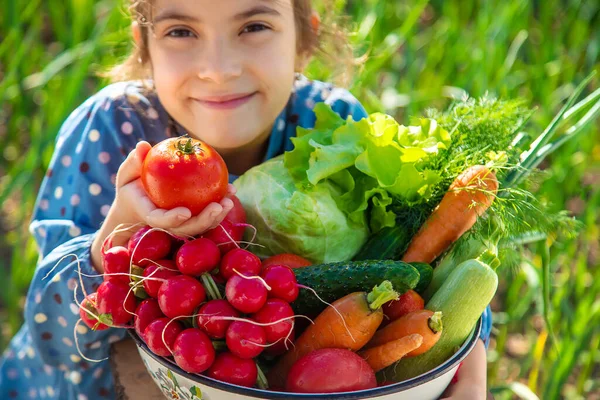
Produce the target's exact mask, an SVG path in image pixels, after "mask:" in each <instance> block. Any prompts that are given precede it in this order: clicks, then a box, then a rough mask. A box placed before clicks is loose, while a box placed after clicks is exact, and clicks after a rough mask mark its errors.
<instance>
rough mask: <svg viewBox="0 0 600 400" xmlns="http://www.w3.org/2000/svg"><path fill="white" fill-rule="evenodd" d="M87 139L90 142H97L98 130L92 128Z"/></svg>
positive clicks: (98, 137) (98, 138)
mask: <svg viewBox="0 0 600 400" xmlns="http://www.w3.org/2000/svg"><path fill="white" fill-rule="evenodd" d="M89 139H90V141H91V142H97V141H98V140H100V132H98V130H97V129H92V130H91V131H90V134H89Z"/></svg>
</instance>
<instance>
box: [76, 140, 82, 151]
mask: <svg viewBox="0 0 600 400" xmlns="http://www.w3.org/2000/svg"><path fill="white" fill-rule="evenodd" d="M81 150H83V143H81V142H79V143H77V147H75V153H77V154H79V153H81Z"/></svg>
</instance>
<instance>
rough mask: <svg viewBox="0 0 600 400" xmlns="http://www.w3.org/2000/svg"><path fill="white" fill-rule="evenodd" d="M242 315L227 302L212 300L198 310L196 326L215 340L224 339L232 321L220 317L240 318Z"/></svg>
mask: <svg viewBox="0 0 600 400" xmlns="http://www.w3.org/2000/svg"><path fill="white" fill-rule="evenodd" d="M239 316H240V313H239V312H238V311H237V310H236V309H235V308H233V307H232V306H231V304H229V303H228V302H227V300H221V299H217V300H211V301H209V302H208V303H206V304H204V305H202V307H200V310H198V316H197V317H196V325H197V326H198V328H200V329H201V330H203V331H204V332H206V333H207V334H208V336H210V337H211V338H213V339H223V338H224V337H225V332H227V328H228V327H229V325H230V324H231V321H230V320H226V319H219V318H218V317H239Z"/></svg>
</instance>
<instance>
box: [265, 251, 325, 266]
mask: <svg viewBox="0 0 600 400" xmlns="http://www.w3.org/2000/svg"><path fill="white" fill-rule="evenodd" d="M269 265H285V266H286V267H290V268H292V269H293V268H303V267H308V266H309V265H313V263H312V262H310V261H308V260H307V259H306V258H303V257H300V256H297V255H295V254H290V253H282V254H276V255H274V256H271V257H269V258H267V259H266V260H264V261H263V262H262V267H263V269H265V268H267V267H268V266H269Z"/></svg>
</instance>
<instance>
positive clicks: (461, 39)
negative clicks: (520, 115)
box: [0, 0, 600, 399]
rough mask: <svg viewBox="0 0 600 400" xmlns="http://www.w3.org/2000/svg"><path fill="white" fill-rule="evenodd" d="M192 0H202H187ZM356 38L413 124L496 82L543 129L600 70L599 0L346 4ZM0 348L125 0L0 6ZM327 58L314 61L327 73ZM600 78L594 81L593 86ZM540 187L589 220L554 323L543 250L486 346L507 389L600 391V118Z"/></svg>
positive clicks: (520, 394) (496, 306)
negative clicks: (54, 176) (49, 176)
mask: <svg viewBox="0 0 600 400" xmlns="http://www.w3.org/2000/svg"><path fill="white" fill-rule="evenodd" d="M190 1H191V0H190ZM333 3H334V4H333V6H330V7H328V9H329V10H334V11H335V12H336V13H344V14H347V15H348V16H349V23H350V25H349V26H350V28H351V31H352V32H353V34H352V36H351V41H352V42H353V43H354V44H355V46H356V47H357V49H358V50H359V51H360V52H361V53H364V52H368V54H369V55H370V57H369V59H368V60H367V62H366V63H365V64H364V66H363V68H362V70H361V71H360V72H359V73H358V74H357V75H356V78H355V79H354V81H353V84H352V85H351V89H352V91H353V92H354V94H355V95H356V96H358V98H359V99H360V100H361V101H362V102H363V103H364V104H365V106H366V107H367V108H368V110H369V111H385V112H387V113H390V114H392V115H394V116H395V117H396V118H397V119H398V120H399V121H401V122H404V123H406V122H408V118H409V117H410V116H414V115H419V114H421V113H422V112H423V111H424V110H425V109H426V108H428V107H433V106H435V107H445V106H446V105H448V103H449V101H450V100H451V98H452V97H456V96H462V95H463V93H468V94H470V95H471V96H481V95H484V94H485V93H487V92H489V93H492V94H495V95H498V96H501V97H516V96H521V97H524V98H525V99H526V100H527V101H528V102H529V104H530V105H531V106H532V107H533V106H534V107H536V108H537V111H536V112H535V114H534V116H533V118H532V119H531V122H530V123H529V124H528V125H527V127H526V129H525V130H526V131H527V132H530V133H532V134H536V135H537V134H539V133H540V132H541V130H542V129H543V128H544V127H545V126H546V125H547V124H548V123H549V122H550V120H551V119H552V117H553V115H554V114H555V113H556V112H557V111H558V109H559V108H560V106H561V104H562V102H564V100H565V99H566V98H567V97H568V96H569V95H570V94H571V93H572V91H573V90H574V88H575V86H576V85H577V83H578V82H580V81H581V80H582V78H583V77H585V76H587V75H588V74H589V73H590V72H591V71H593V70H598V72H600V2H599V1H598V0H563V1H556V0H545V1H540V0H535V1H532V0H505V1H485V0H479V1H477V0H446V1H442V0H437V1H427V0H406V1H400V0H385V1H382V0H361V1H358V0H355V1H350V0H347V1H346V0H334V1H333ZM0 9H1V10H2V12H0V104H1V105H2V106H1V107H0V205H1V206H0V271H1V272H0V273H1V274H2V275H1V279H0V327H1V329H2V332H1V334H0V346H1V347H2V348H4V346H5V345H6V343H7V341H8V340H9V338H10V337H11V335H12V334H13V333H14V332H15V331H16V329H18V327H19V325H20V323H21V310H22V307H23V295H24V293H25V292H26V290H27V286H28V284H29V281H30V279H31V276H32V273H33V269H34V266H35V263H36V259H37V254H36V250H35V244H34V243H33V241H32V240H31V239H30V238H29V234H28V231H27V226H28V222H29V217H30V213H31V210H32V208H33V206H34V201H35V197H36V194H37V190H38V187H39V184H40V182H41V179H42V178H43V175H44V172H45V170H46V167H47V165H48V162H49V160H50V157H51V154H52V151H53V146H54V139H55V136H56V133H57V131H58V128H59V127H60V125H61V123H62V122H63V121H64V119H65V118H66V117H67V115H68V114H69V113H70V112H71V111H72V110H73V109H74V108H75V107H76V106H77V105H79V104H80V103H81V102H83V101H84V100H85V99H86V98H87V97H88V96H89V95H91V94H92V93H94V92H95V91H96V90H97V89H98V88H100V87H101V86H102V85H104V84H105V83H106V82H104V81H102V80H101V79H99V78H98V77H97V76H96V73H97V72H98V71H101V70H103V69H105V68H106V67H107V66H109V65H111V64H113V63H115V62H116V61H117V60H119V59H120V57H122V56H123V55H124V54H125V53H126V52H127V50H128V49H129V46H130V42H129V39H128V23H129V22H128V20H127V17H126V15H125V13H124V11H123V7H122V4H120V3H119V2H117V1H115V0H99V1H93V0H44V1H42V0H29V1H25V0H0ZM330 72H331V71H330V70H329V69H328V68H327V67H324V66H323V65H321V64H320V63H318V62H316V63H314V64H313V65H311V67H310V68H309V70H308V75H309V76H311V77H313V78H321V79H326V78H328V77H329V76H330ZM599 87H600V78H599V77H598V76H596V77H594V79H593V80H592V81H591V83H590V85H589V87H588V88H587V90H586V91H585V93H584V95H587V94H589V93H590V92H592V91H593V90H595V89H597V88H599ZM542 167H543V169H545V170H546V172H547V173H546V174H545V175H544V179H543V180H542V182H541V184H540V185H539V188H538V189H537V194H538V196H539V197H540V198H541V199H543V200H547V201H550V202H552V204H553V207H554V208H555V209H556V210H559V209H567V210H570V212H571V213H572V215H573V216H575V217H576V218H577V219H579V220H580V221H582V222H583V224H584V228H583V230H582V231H581V233H580V235H579V236H578V237H577V238H576V239H573V240H570V241H563V242H558V243H554V244H553V245H552V247H551V253H550V255H551V258H550V268H551V289H550V300H551V301H550V303H551V310H550V322H551V324H552V327H553V329H554V331H555V333H556V335H557V340H556V341H555V342H553V341H552V340H551V339H550V337H549V335H548V330H547V329H546V327H545V325H544V322H543V318H542V317H541V304H542V302H541V298H542V290H541V281H542V273H541V258H540V257H539V256H538V255H536V252H535V248H532V249H531V254H530V260H531V262H527V263H524V264H523V265H522V267H521V268H520V269H518V270H510V271H504V270H502V271H500V275H501V281H502V284H501V288H500V290H499V293H498V294H497V296H496V299H495V300H494V302H493V310H494V331H493V337H492V343H491V345H490V349H489V353H488V361H489V364H488V371H489V385H490V388H491V390H492V392H493V393H494V394H495V396H496V398H498V399H509V398H524V399H535V398H541V399H557V398H566V399H600V379H599V377H600V366H599V364H600V363H599V360H600V350H599V348H600V328H599V327H600V245H599V242H600V240H599V226H600V223H599V215H600V211H599V210H600V190H599V188H600V123H598V122H597V121H596V122H595V123H593V124H592V125H591V126H590V127H589V128H588V129H586V131H585V132H584V133H583V134H582V135H580V136H579V138H578V139H577V140H576V141H572V142H570V143H568V144H567V145H566V146H564V147H563V148H561V149H560V150H559V152H557V153H556V154H554V155H553V156H552V157H551V158H550V159H549V160H548V161H547V162H545V163H544V164H543V165H542ZM594 378H595V379H594Z"/></svg>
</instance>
